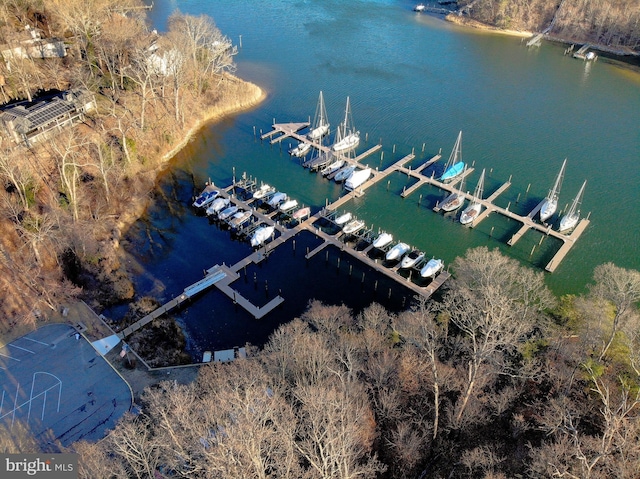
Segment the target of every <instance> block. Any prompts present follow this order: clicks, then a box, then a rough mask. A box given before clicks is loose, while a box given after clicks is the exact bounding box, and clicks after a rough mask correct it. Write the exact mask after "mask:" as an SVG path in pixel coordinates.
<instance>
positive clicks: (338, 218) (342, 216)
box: [335, 212, 353, 226]
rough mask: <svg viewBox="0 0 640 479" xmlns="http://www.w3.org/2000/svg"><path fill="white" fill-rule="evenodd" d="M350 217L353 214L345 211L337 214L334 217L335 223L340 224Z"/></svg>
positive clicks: (346, 221) (345, 222)
mask: <svg viewBox="0 0 640 479" xmlns="http://www.w3.org/2000/svg"><path fill="white" fill-rule="evenodd" d="M351 218H353V215H352V214H351V213H349V212H347V213H345V214H343V215H340V216H338V217H337V218H336V220H335V223H336V224H337V225H338V226H342V225H345V224H347V223H348V222H349V221H351Z"/></svg>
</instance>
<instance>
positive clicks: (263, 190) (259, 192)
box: [253, 183, 276, 200]
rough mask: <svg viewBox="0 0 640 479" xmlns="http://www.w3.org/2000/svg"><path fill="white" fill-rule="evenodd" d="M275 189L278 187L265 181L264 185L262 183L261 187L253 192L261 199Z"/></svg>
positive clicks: (254, 196) (257, 198)
mask: <svg viewBox="0 0 640 479" xmlns="http://www.w3.org/2000/svg"><path fill="white" fill-rule="evenodd" d="M275 191H276V189H275V188H274V187H273V186H271V185H268V184H266V183H263V184H262V185H260V188H258V189H257V190H256V191H254V192H253V198H254V199H256V200H259V199H261V198H264V197H265V196H268V195H270V194H271V193H273V192H275Z"/></svg>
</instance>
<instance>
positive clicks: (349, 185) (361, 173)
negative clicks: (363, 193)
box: [344, 168, 371, 190]
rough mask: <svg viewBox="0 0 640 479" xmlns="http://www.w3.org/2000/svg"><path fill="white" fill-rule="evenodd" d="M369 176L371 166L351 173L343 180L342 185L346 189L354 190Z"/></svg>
mask: <svg viewBox="0 0 640 479" xmlns="http://www.w3.org/2000/svg"><path fill="white" fill-rule="evenodd" d="M370 176H371V168H365V169H363V170H356V171H354V172H353V173H351V176H350V177H349V178H347V181H345V182H344V187H345V188H346V189H348V190H355V189H356V188H357V187H358V186H360V185H362V184H363V183H364V182H365V181H367V180H368V179H369V177H370Z"/></svg>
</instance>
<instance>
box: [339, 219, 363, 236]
mask: <svg viewBox="0 0 640 479" xmlns="http://www.w3.org/2000/svg"><path fill="white" fill-rule="evenodd" d="M362 228H364V221H361V220H358V219H355V220H351V221H349V222H348V223H347V224H346V225H344V228H342V231H344V234H347V235H351V234H354V233H357V232H358V231H360V230H361V229H362Z"/></svg>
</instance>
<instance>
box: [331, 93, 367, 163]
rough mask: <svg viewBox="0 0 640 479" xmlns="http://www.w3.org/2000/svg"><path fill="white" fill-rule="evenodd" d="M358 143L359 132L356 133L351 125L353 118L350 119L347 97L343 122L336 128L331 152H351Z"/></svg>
mask: <svg viewBox="0 0 640 479" xmlns="http://www.w3.org/2000/svg"><path fill="white" fill-rule="evenodd" d="M358 143H360V132H359V131H357V130H356V129H355V127H354V125H353V118H352V117H351V106H350V103H349V97H347V107H346V108H345V112H344V121H343V122H342V123H341V124H340V126H338V129H337V130H336V141H335V143H334V144H333V146H332V147H331V149H332V150H333V151H346V150H351V149H353V148H355V147H356V146H358Z"/></svg>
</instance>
